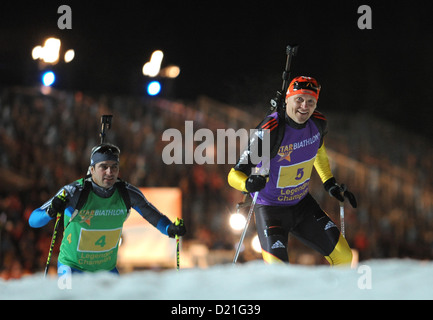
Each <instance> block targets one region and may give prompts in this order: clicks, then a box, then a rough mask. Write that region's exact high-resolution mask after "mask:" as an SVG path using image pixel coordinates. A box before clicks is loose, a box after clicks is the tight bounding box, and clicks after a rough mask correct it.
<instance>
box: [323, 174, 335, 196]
mask: <svg viewBox="0 0 433 320" xmlns="http://www.w3.org/2000/svg"><path fill="white" fill-rule="evenodd" d="M336 184H337V180H335V178H334V177H332V178H330V179H328V180H326V181H325V183H324V184H323V187H324V188H325V190H326V192H329V190H330V189H331V188H332V187H333V186H335V185H336Z"/></svg>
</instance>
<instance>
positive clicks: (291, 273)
mask: <svg viewBox="0 0 433 320" xmlns="http://www.w3.org/2000/svg"><path fill="white" fill-rule="evenodd" d="M71 286H72V288H71V289H63V290H61V289H59V287H58V280H57V278H54V277H53V278H49V279H46V280H44V279H43V275H42V274H36V275H33V276H29V277H25V278H23V279H20V280H11V281H1V280H0V300H3V299H164V300H190V299H192V300H220V299H222V300H235V299H236V300H244V299H245V300H250V299H259V300H267V299H271V300H289V299H433V262H420V261H415V260H397V259H390V260H371V261H364V262H362V263H360V264H359V265H358V267H357V268H354V269H349V268H347V269H346V268H330V267H328V266H311V267H310V266H299V265H289V266H287V265H285V266H266V265H264V264H263V262H261V261H255V262H250V263H246V264H238V265H237V266H236V267H232V266H231V265H220V266H214V267H211V268H208V269H181V270H180V271H179V272H176V270H169V271H163V272H154V271H140V272H134V273H129V274H125V275H122V276H120V277H118V276H113V275H110V274H98V275H77V276H74V277H73V279H72V281H71Z"/></svg>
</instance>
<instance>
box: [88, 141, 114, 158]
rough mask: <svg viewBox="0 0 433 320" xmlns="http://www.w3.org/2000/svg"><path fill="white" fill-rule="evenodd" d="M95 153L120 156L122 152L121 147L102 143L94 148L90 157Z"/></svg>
mask: <svg viewBox="0 0 433 320" xmlns="http://www.w3.org/2000/svg"><path fill="white" fill-rule="evenodd" d="M95 153H103V154H106V153H111V154H114V155H117V156H118V155H119V154H120V149H119V148H118V147H116V146H114V145H108V144H102V145H99V146H96V147H94V148H93V149H92V154H91V156H90V157H92V156H93V155H94V154H95Z"/></svg>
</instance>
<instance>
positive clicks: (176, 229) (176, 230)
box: [167, 219, 186, 238]
mask: <svg viewBox="0 0 433 320" xmlns="http://www.w3.org/2000/svg"><path fill="white" fill-rule="evenodd" d="M185 233H186V228H185V225H184V223H183V220H182V219H180V223H179V225H176V223H174V222H173V223H172V224H171V225H170V226H169V227H168V229H167V234H168V236H169V237H170V238H174V237H175V236H176V235H178V236H179V237H182V236H184V235H185Z"/></svg>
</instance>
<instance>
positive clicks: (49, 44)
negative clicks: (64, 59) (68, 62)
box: [41, 38, 61, 64]
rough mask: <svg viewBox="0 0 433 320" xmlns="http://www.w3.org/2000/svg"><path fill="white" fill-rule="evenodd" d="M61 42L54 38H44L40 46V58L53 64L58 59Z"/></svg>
mask: <svg viewBox="0 0 433 320" xmlns="http://www.w3.org/2000/svg"><path fill="white" fill-rule="evenodd" d="M60 45H61V42H60V40H59V39H56V38H48V39H47V40H45V43H44V46H43V48H42V56H41V58H42V59H43V60H44V61H45V62H46V63H50V64H55V63H57V61H59V52H60Z"/></svg>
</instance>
